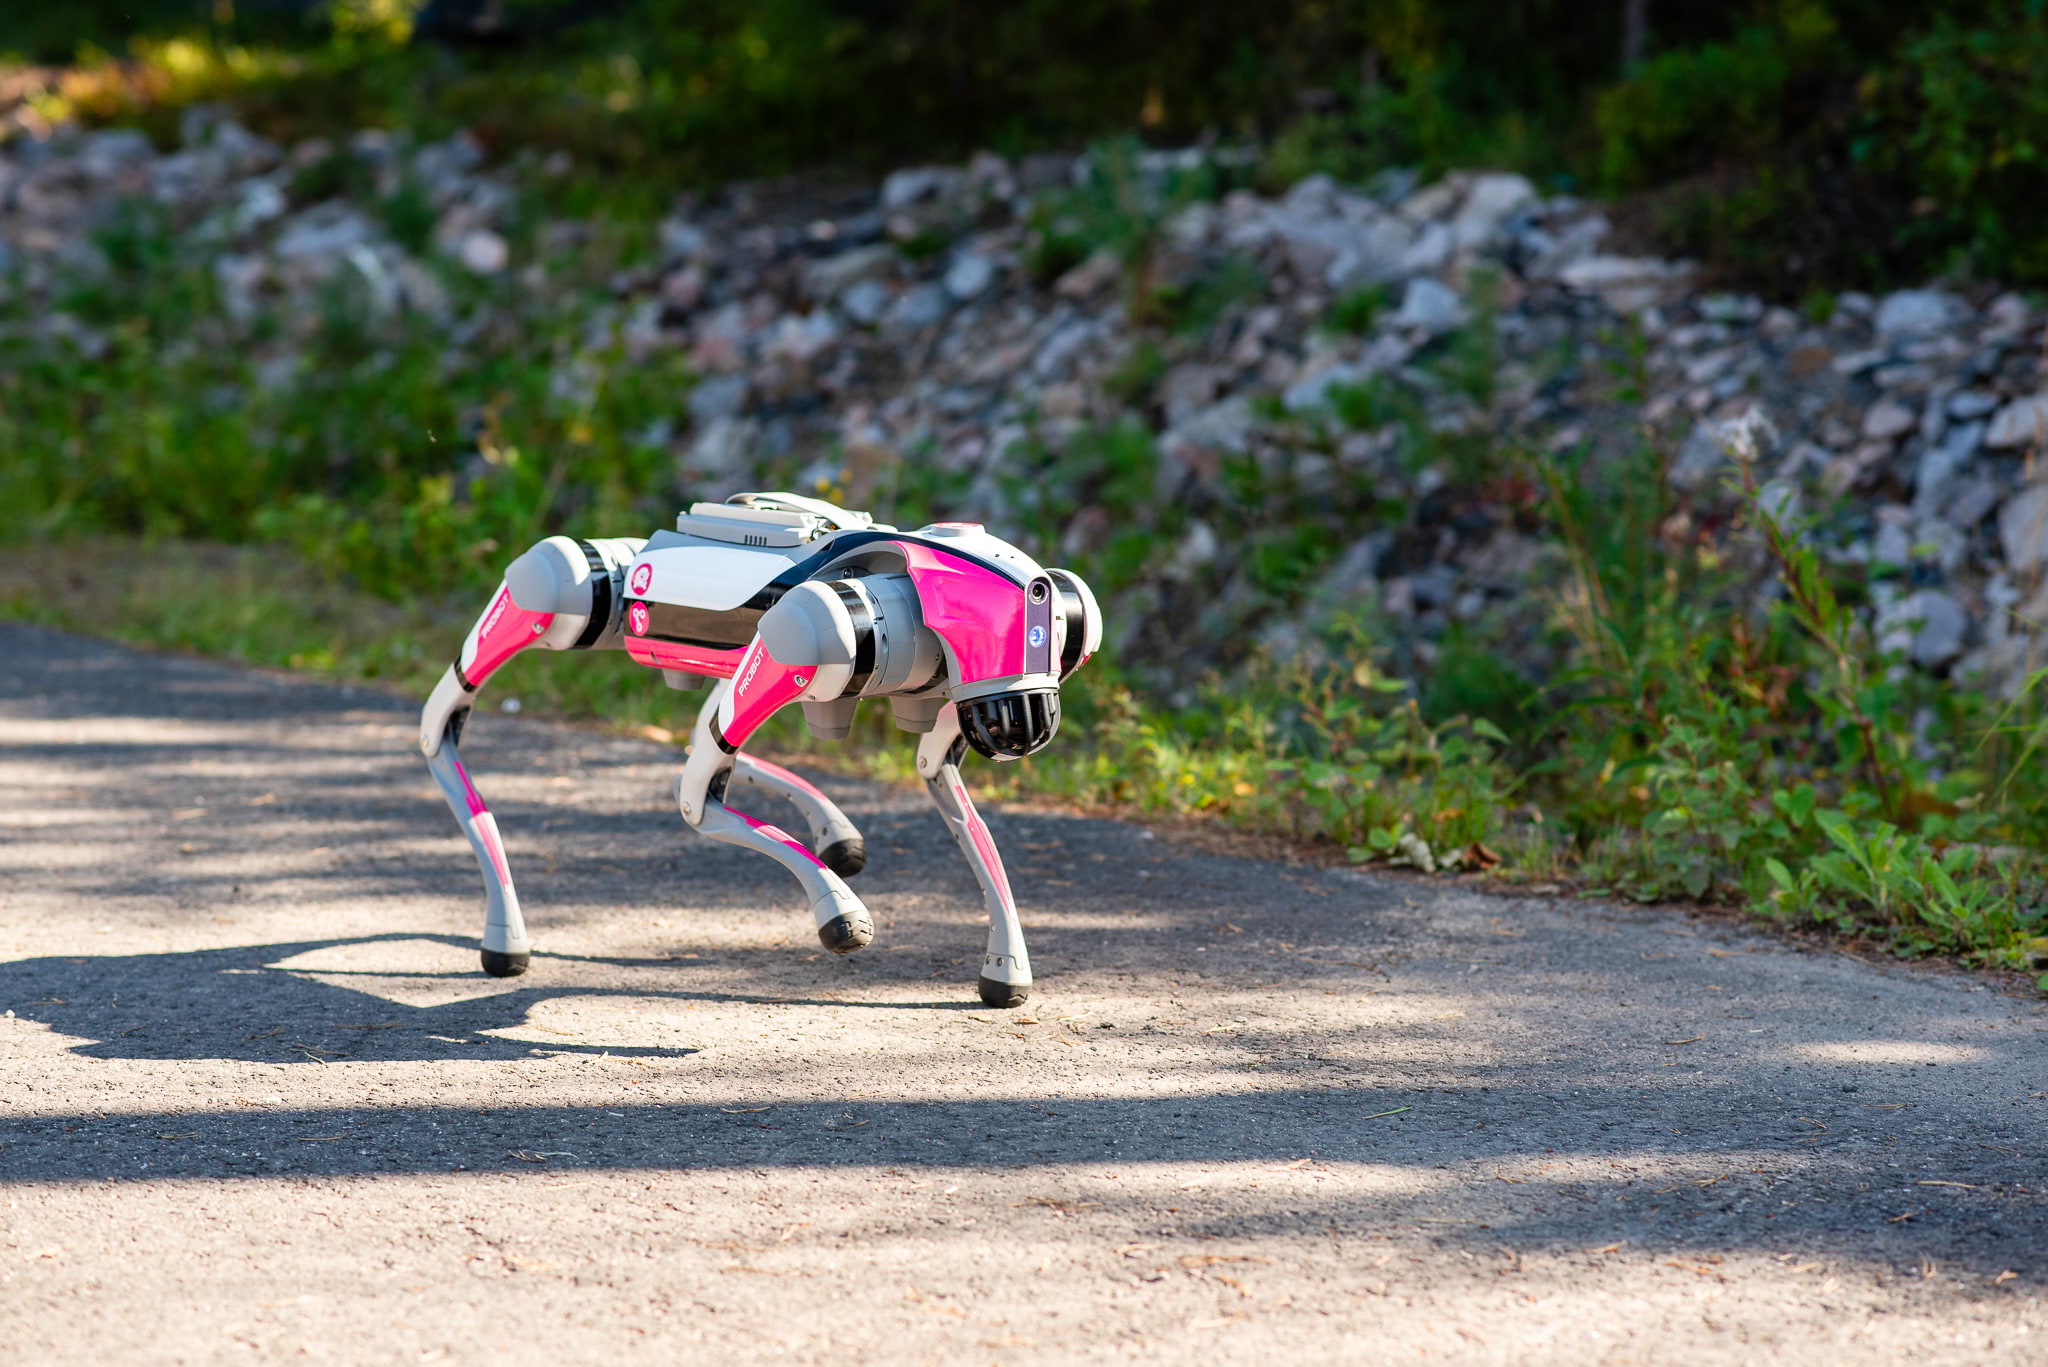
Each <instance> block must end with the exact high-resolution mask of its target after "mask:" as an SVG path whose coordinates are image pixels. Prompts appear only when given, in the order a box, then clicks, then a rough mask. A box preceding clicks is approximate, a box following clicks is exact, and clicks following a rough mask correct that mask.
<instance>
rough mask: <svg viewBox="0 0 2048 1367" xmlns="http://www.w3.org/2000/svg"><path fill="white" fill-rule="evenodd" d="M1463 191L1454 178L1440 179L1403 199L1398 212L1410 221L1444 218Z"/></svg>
mask: <svg viewBox="0 0 2048 1367" xmlns="http://www.w3.org/2000/svg"><path fill="white" fill-rule="evenodd" d="M1460 193H1461V190H1460V187H1459V185H1458V183H1457V182H1456V181H1454V180H1440V181H1438V182H1436V183H1435V184H1434V185H1425V186H1423V187H1422V188H1421V189H1420V190H1417V191H1416V192H1415V193H1414V194H1412V195H1410V196H1408V198H1406V199H1404V200H1402V201H1401V206H1400V208H1399V209H1398V210H1397V212H1398V213H1399V214H1400V215H1401V217H1403V218H1405V219H1407V220H1408V221H1409V222H1410V223H1427V222H1430V221H1431V220H1432V219H1438V218H1442V217H1443V216H1444V215H1445V214H1448V213H1449V212H1450V211H1451V209H1452V207H1453V206H1454V205H1456V204H1457V202H1458V196H1459V194H1460Z"/></svg>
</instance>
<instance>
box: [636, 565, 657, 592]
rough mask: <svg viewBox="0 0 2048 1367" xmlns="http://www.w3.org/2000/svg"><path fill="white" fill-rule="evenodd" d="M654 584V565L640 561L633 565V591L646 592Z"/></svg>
mask: <svg viewBox="0 0 2048 1367" xmlns="http://www.w3.org/2000/svg"><path fill="white" fill-rule="evenodd" d="M653 584H654V566H652V565H650V564H647V563H646V562H645V561H642V562H641V563H640V564H638V565H635V566H634V567H633V578H632V581H631V587H632V590H633V592H635V593H646V592H647V590H648V589H649V588H651V587H652V586H653Z"/></svg>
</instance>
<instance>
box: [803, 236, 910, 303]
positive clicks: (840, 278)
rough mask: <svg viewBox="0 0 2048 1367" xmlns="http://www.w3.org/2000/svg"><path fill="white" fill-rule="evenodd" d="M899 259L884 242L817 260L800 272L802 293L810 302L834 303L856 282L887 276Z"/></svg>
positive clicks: (895, 252) (894, 250)
mask: <svg viewBox="0 0 2048 1367" xmlns="http://www.w3.org/2000/svg"><path fill="white" fill-rule="evenodd" d="M899 259H900V257H899V256H898V254H897V251H896V249H895V248H894V247H892V246H890V245H889V244H887V243H886V242H878V243H875V244H874V245H872V246H867V247H855V248H854V249H853V250H852V251H845V252H839V253H837V254H835V255H832V256H824V257H820V258H818V259H817V260H815V261H813V262H811V263H810V264H809V265H808V266H806V267H805V268H804V289H805V290H806V291H807V292H808V293H809V294H810V296H811V298H813V299H820V300H831V299H836V298H838V297H839V295H840V294H841V292H843V291H844V290H846V289H848V288H849V287H851V286H852V285H854V284H855V283H857V282H859V281H862V280H870V279H874V278H875V277H877V276H883V275H887V274H888V273H889V270H890V268H891V267H892V266H894V265H895V264H896V262H897V261H898V260H899Z"/></svg>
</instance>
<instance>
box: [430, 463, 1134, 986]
mask: <svg viewBox="0 0 2048 1367" xmlns="http://www.w3.org/2000/svg"><path fill="white" fill-rule="evenodd" d="M1101 642H1102V613H1101V609H1100V608H1099V607H1097V605H1096V602H1095V596H1094V594H1092V593H1091V592H1090V591H1089V589H1088V586H1087V585H1086V584H1085V583H1083V582H1082V581H1081V579H1080V577H1079V576H1078V575H1075V574H1072V573H1070V572H1069V571H1066V570H1060V569H1044V568H1042V567H1040V566H1039V565H1038V563H1037V562H1036V561H1034V560H1032V559H1031V557H1029V556H1027V555H1025V554H1024V553H1023V552H1022V551H1020V550H1018V549H1017V548H1016V547H1015V546H1012V545H1010V544H1009V543H1008V542H1005V541H1002V540H1000V539H998V538H996V537H994V536H991V535H990V534H989V533H987V532H986V531H984V530H982V528H981V527H980V526H979V525H978V524H975V523H969V522H939V523H933V524H932V525H930V526H926V527H920V528H918V529H917V530H916V531H911V532H899V531H897V530H896V529H895V528H893V527H888V526H881V525H877V524H876V523H875V521H874V519H873V518H872V517H870V516H869V515H868V514H866V513H859V512H850V511H848V510H847V509H844V508H840V507H838V506H836V505H834V504H831V503H827V502H825V501H823V500H821V499H814V498H805V497H802V496H799V495H796V494H788V493H747V494H735V495H734V496H733V497H732V498H731V499H730V500H728V501H727V502H725V503H696V504H692V505H691V507H690V510H689V511H688V512H687V513H684V514H682V515H681V516H680V517H678V518H677V519H676V527H675V530H674V531H660V532H656V533H655V534H654V535H653V536H650V537H647V538H645V539H642V538H638V537H615V538H610V539H607V540H601V541H579V540H573V539H571V538H569V537H566V536H551V537H549V538H547V539H546V540H545V541H542V542H541V543H539V544H538V545H536V546H534V547H533V548H532V549H531V550H529V551H527V552H526V553H525V554H524V555H522V556H520V557H519V558H518V559H517V560H515V561H513V562H512V564H511V565H510V566H509V567H508V568H507V569H506V571H505V578H504V582H503V583H502V584H500V585H499V586H498V591H497V593H495V594H494V595H493V596H492V598H491V602H490V606H489V607H487V608H485V609H484V613H483V616H482V617H480V618H479V619H478V620H477V623H476V625H475V626H474V627H472V628H471V629H470V632H469V636H468V639H466V640H465V641H464V642H463V643H462V653H461V654H460V655H458V656H457V657H456V660H455V663H454V664H453V665H450V666H449V668H448V672H447V673H446V674H444V675H443V676H442V677H441V682H440V683H439V684H438V685H436V687H435V689H434V691H433V694H432V696H430V697H429V698H428V699H427V703H426V706H425V708H423V709H422V710H421V712H420V750H421V752H422V753H423V754H425V755H426V757H427V767H428V769H429V770H430V771H431V772H432V773H433V775H434V780H435V782H436V783H438V784H439V785H440V788H441V792H442V795H443V796H445V797H446V798H447V799H448V806H449V808H450V809H451V810H452V811H453V812H454V813H455V819H456V820H457V821H459V822H460V823H461V824H462V829H463V833H464V834H465V835H467V836H468V837H469V843H470V847H471V848H472V849H473V850H474V851H475V853H476V858H477V863H478V864H479V865H480V866H481V867H482V869H483V875H484V894H485V899H486V910H485V917H484V933H483V967H484V971H485V972H486V973H489V974H491V975H493V976H495V977H511V976H513V975H515V974H519V973H524V972H525V971H526V969H527V966H528V964H529V962H530V959H531V947H530V944H529V942H528V940H527V936H526V926H525V923H524V921H523V920H522V919H521V917H520V914H519V898H518V894H517V893H516V892H515V891H514V890H513V887H512V874H511V870H510V868H509V867H508V865H507V863H506V859H505V846H504V842H503V840H502V839H501V838H500V836H499V834H498V826H497V822H496V821H495V820H494V819H493V818H492V816H491V813H490V809H489V808H487V807H486V806H485V805H484V802H483V799H482V798H480V797H478V796H477V791H476V786H475V785H474V784H473V783H471V782H470V778H469V773H468V771H467V770H465V769H464V768H463V765H462V758H461V756H460V755H459V754H458V753H457V752H456V742H457V741H458V740H460V739H461V736H462V728H463V723H464V722H465V721H466V720H467V719H468V717H469V713H470V709H471V707H472V706H473V704H474V702H475V699H476V693H477V690H478V689H480V688H481V687H483V685H484V682H485V681H486V680H488V679H489V678H490V677H491V675H493V674H494V673H496V672H497V671H498V669H499V668H500V667H501V666H503V665H504V663H505V662H506V661H507V660H509V659H511V658H512V657H513V656H514V655H516V654H518V653H519V652H520V651H522V650H525V649H527V648H528V647H530V646H539V647H541V648H542V649H545V650H618V649H623V650H625V651H626V653H627V654H628V655H630V656H632V658H633V659H634V660H636V661H638V662H639V663H640V664H643V665H646V666H648V667H649V668H651V669H658V670H660V671H661V672H662V675H663V677H664V679H665V680H666V681H667V682H668V683H669V684H671V685H672V686H674V687H677V688H682V689H688V688H694V687H697V686H700V685H702V684H704V683H706V682H711V692H710V695H709V697H707V698H706V699H705V701H704V703H703V706H702V707H701V709H700V710H699V711H698V713H697V721H696V725H695V728H694V730H693V733H692V745H691V750H690V753H689V757H688V759H687V760H686V761H685V763H684V765H683V771H682V776H681V777H680V778H679V779H678V780H677V783H676V805H677V806H678V807H679V808H680V809H681V811H682V816H683V820H684V822H685V823H687V824H688V825H689V826H691V827H693V828H695V829H696V830H697V831H698V832H700V833H701V834H704V835H708V836H710V837H711V838H712V839H714V840H722V841H724V842H726V843H727V844H732V845H739V846H742V847H744V848H746V849H750V850H754V851H757V852H758V853H761V854H765V855H767V856H768V857H769V858H771V859H773V860H775V861H776V862H777V863H779V864H781V865H782V866H783V867H784V868H786V869H788V870H789V871H790V872H791V873H793V874H795V875H796V878H797V881H798V882H800V883H801V884H802V885H803V889H804V892H805V894H806V895H807V896H808V897H809V898H810V906H811V915H812V917H813V919H814V920H815V921H816V922H817V927H818V939H819V940H820V941H822V942H823V943H824V945H825V947H826V948H827V949H829V950H832V951H833V952H835V953H839V954H850V953H852V952H853V951H854V950H857V949H859V948H861V947H862V946H863V945H865V944H867V943H868V942H869V941H870V940H872V939H873V938H874V922H873V920H872V919H871V918H870V917H869V915H868V910H867V908H866V907H865V906H864V905H862V903H861V900H860V899H859V898H858V897H856V896H854V894H853V892H852V891H851V890H850V889H849V888H848V887H847V886H846V883H845V881H844V880H845V879H846V878H850V877H852V876H853V875H854V874H857V873H859V872H860V870H861V869H862V868H863V867H864V866H865V865H866V863H867V847H866V845H865V843H864V842H863V841H862V839H861V835H860V832H859V831H858V830H857V829H855V827H854V825H853V823H852V822H851V821H849V820H847V818H846V814H845V813H844V812H842V811H840V810H839V808H838V807H836V806H834V805H833V803H832V801H831V799H829V798H827V797H826V796H825V794H824V793H822V792H820V791H819V790H818V789H817V787H816V786H814V785H813V784H811V783H809V782H807V781H805V780H804V779H803V778H801V777H799V776H798V775H796V774H794V773H791V772H790V771H789V770H787V769H785V768H782V767H781V766H779V765H775V764H770V763H768V762H767V761H765V760H760V759H755V758H753V757H752V756H750V755H747V754H744V753H742V750H741V747H743V746H744V745H745V744H746V743H747V740H748V738H749V737H751V736H753V735H754V734H755V733H756V732H757V731H759V730H760V728H761V725H762V724H763V723H764V722H766V721H767V720H768V718H769V717H770V716H772V715H773V714H774V713H776V712H777V711H779V710H780V709H782V708H784V707H786V706H788V705H789V704H791V703H796V704H798V705H800V706H801V707H802V708H803V712H804V719H805V721H806V723H807V724H808V725H809V727H810V731H811V734H812V735H814V736H819V737H822V738H827V739H844V738H845V736H846V735H847V734H848V731H849V729H850V728H851V726H852V724H853V715H854V709H855V708H856V707H857V706H858V705H859V704H860V701H861V699H863V698H887V699H889V705H890V708H891V710H892V711H893V712H894V714H895V721H896V725H897V726H898V727H900V728H901V729H903V730H905V731H909V732H913V733H915V734H916V735H918V736H919V737H920V739H919V741H918V746H917V772H918V774H919V776H920V777H921V778H923V779H924V782H925V787H926V789H927V790H928V791H929V792H930V794H931V797H932V801H933V802H934V803H935V804H936V805H937V807H938V809H939V815H940V817H941V818H943V819H944V821H945V824H946V827H947V829H948V830H950V831H951V832H952V835H953V839H954V842H955V843H956V844H958V845H959V847H960V852H961V853H962V854H964V855H965V856H966V857H967V862H968V864H969V865H970V866H971V867H972V868H973V870H974V875H975V878H976V879H977V880H978V881H979V882H980V884H981V890H982V898H983V901H984V902H985V903H986V905H987V908H988V920H989V930H988V949H987V952H986V954H985V955H984V956H983V958H982V966H981V981H980V990H981V999H982V1000H983V1001H984V1002H987V1003H988V1004H989V1005H991V1006H1015V1005H1018V1004H1021V1003H1022V1002H1023V1001H1024V1000H1025V998H1026V997H1027V996H1028V995H1029V993H1030V987H1031V960H1030V956H1029V955H1028V954H1027V953H1026V951H1025V947H1024V932H1023V927H1022V926H1021V924H1020V923H1019V921H1018V919H1017V907H1016V903H1015V901H1014V900H1013V899H1012V897H1011V895H1010V882H1009V878H1008V877H1007V876H1006V875H1005V873H1004V872H1003V862H1002V856H1001V855H999V854H998V853H997V852H996V846H995V841H994V840H993V839H992V838H991V837H990V835H989V829H988V826H987V824H986V823H985V822H983V821H982V819H981V816H980V814H979V813H977V812H976V811H975V809H974V802H973V799H971V798H970V797H969V796H968V795H967V787H966V785H965V784H964V783H963V782H962V781H961V778H960V761H961V760H962V759H963V758H964V757H965V755H966V751H967V749H968V748H969V747H970V746H971V747H972V748H973V749H974V750H975V751H977V752H978V753H980V754H981V755H983V756H984V757H986V758H988V759H992V760H1015V759H1021V758H1023V757H1024V756H1025V755H1028V754H1031V753H1033V752H1034V751H1037V750H1040V749H1042V748H1044V746H1045V745H1046V744H1047V743H1048V742H1049V741H1051V740H1052V738H1053V733H1054V732H1055V731H1057V730H1058V729H1059V723H1060V692H1059V690H1060V683H1061V681H1062V680H1063V679H1065V678H1066V677H1067V676H1068V675H1069V674H1072V673H1073V672H1074V671H1075V670H1076V669H1079V668H1080V667H1081V666H1082V665H1083V664H1084V663H1086V661H1087V659H1088V657H1089V656H1090V655H1092V654H1093V653H1094V652H1095V651H1096V649H1097V648H1098V647H1099V646H1100V645H1101ZM735 782H738V783H746V784H751V785H752V786H753V787H755V788H757V789H760V790H762V791H763V792H765V793H767V794H770V795H772V796H778V797H782V798H785V799H787V800H788V801H789V802H790V803H792V804H793V805H794V806H795V807H796V809H797V810H798V811H799V812H800V813H802V815H803V818H804V821H805V823H806V824H807V826H808V828H809V831H810V835H811V839H810V840H809V841H808V842H805V841H802V840H799V839H797V838H796V837H795V836H793V835H790V834H788V833H787V832H785V831H783V830H782V829H780V828H779V827H776V826H774V825H771V824H769V823H768V822H765V821H762V820H760V819H758V818H756V817H753V816H749V815H748V814H747V813H745V812H743V811H740V810H739V809H737V808H735V807H732V806H729V805H728V793H729V789H730V788H731V786H732V784H734V783H735Z"/></svg>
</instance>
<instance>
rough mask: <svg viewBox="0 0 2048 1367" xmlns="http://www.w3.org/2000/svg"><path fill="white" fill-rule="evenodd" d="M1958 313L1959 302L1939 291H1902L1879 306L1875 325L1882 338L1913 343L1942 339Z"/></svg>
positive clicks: (1885, 299)
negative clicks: (1939, 335) (1937, 336)
mask: <svg viewBox="0 0 2048 1367" xmlns="http://www.w3.org/2000/svg"><path fill="white" fill-rule="evenodd" d="M1957 312H1958V308H1957V301H1956V300H1955V299H1954V298H1953V297H1952V296H1950V295H1947V294H1943V293H1942V292H1941V291H1939V290H1900V291H1899V292H1897V293H1896V294H1888V295H1886V296H1885V297H1884V299H1883V301H1882V302H1881V303H1879V304H1878V306H1877V316H1876V318H1875V319H1874V320H1873V325H1874V326H1875V327H1876V328H1877V332H1878V335H1879V336H1881V337H1890V338H1894V339H1897V340H1902V341H1910V340H1913V339H1917V338H1922V337H1933V336H1936V335H1938V334H1939V333H1941V332H1942V331H1944V330H1945V329H1946V328H1947V327H1948V326H1949V324H1950V322H1951V321H1952V320H1953V319H1954V317H1955V316H1956V314H1957Z"/></svg>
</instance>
